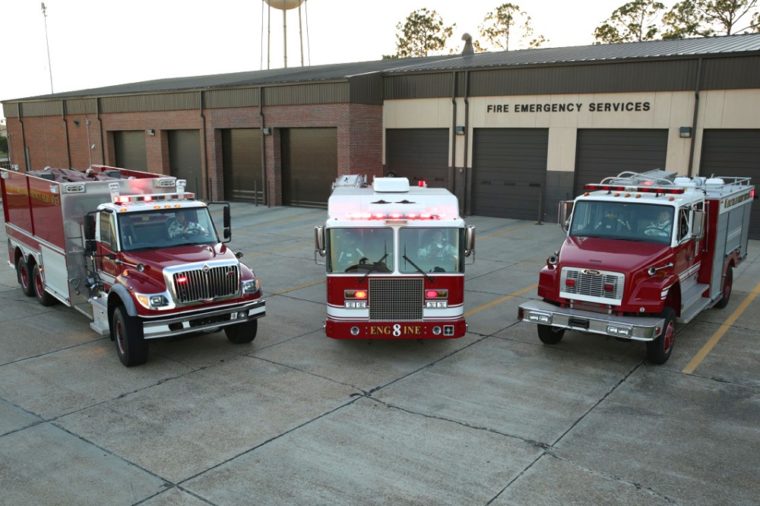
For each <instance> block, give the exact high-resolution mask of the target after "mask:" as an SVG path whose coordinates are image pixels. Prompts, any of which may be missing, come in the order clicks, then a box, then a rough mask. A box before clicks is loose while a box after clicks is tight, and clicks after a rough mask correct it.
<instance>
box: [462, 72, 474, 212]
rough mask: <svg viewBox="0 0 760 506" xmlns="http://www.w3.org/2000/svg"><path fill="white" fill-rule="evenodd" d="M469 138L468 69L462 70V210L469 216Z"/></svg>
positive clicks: (470, 190) (470, 209)
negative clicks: (463, 176)
mask: <svg viewBox="0 0 760 506" xmlns="http://www.w3.org/2000/svg"><path fill="white" fill-rule="evenodd" d="M469 140H470V71H469V70H465V71H464V163H463V164H462V165H463V166H464V173H465V178H464V202H465V206H464V212H465V215H467V216H469V215H470V214H471V213H472V198H471V197H472V196H471V195H470V193H472V170H469V168H468V167H467V158H468V153H469V152H468V149H469V144H470V142H469Z"/></svg>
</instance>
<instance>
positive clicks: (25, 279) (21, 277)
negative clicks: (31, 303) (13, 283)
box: [16, 255, 34, 297]
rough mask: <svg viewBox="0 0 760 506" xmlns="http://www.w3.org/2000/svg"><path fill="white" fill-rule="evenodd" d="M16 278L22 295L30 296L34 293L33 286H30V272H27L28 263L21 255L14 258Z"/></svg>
mask: <svg viewBox="0 0 760 506" xmlns="http://www.w3.org/2000/svg"><path fill="white" fill-rule="evenodd" d="M16 278H18V284H19V285H21V291H22V292H24V295H26V296H28V297H31V296H32V295H34V286H32V273H31V272H29V263H27V261H26V260H24V257H23V255H22V256H19V257H18V260H16Z"/></svg>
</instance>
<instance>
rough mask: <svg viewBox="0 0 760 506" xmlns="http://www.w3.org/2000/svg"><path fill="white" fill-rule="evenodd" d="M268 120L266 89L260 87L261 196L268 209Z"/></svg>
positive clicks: (269, 205)
mask: <svg viewBox="0 0 760 506" xmlns="http://www.w3.org/2000/svg"><path fill="white" fill-rule="evenodd" d="M265 126H266V118H265V117H264V87H263V86H259V128H261V186H262V188H261V194H262V196H263V197H264V202H263V203H265V204H266V205H267V207H272V202H271V199H270V198H269V185H268V184H267V142H266V135H264V127H265ZM256 205H259V194H258V193H256Z"/></svg>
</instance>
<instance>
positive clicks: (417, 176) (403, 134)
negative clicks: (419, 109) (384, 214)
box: [385, 128, 452, 190]
mask: <svg viewBox="0 0 760 506" xmlns="http://www.w3.org/2000/svg"><path fill="white" fill-rule="evenodd" d="M385 165H386V167H387V170H388V172H392V173H394V174H396V175H397V176H399V177H406V178H409V182H410V183H411V184H417V181H421V180H424V181H426V182H427V185H428V186H434V187H438V188H448V189H450V190H451V189H452V183H451V181H449V130H448V129H447V128H414V129H408V128H404V129H389V130H386V131H385Z"/></svg>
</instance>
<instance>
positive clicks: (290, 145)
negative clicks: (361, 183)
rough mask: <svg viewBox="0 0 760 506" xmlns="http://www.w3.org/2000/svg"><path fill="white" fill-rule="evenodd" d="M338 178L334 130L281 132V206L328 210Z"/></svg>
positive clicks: (335, 134)
mask: <svg viewBox="0 0 760 506" xmlns="http://www.w3.org/2000/svg"><path fill="white" fill-rule="evenodd" d="M337 175H338V137H337V129H335V128H290V129H287V130H284V131H283V132H282V202H283V204H285V205H291V206H301V207H327V199H328V198H329V197H330V192H331V191H332V183H333V181H335V178H336V177H337Z"/></svg>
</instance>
